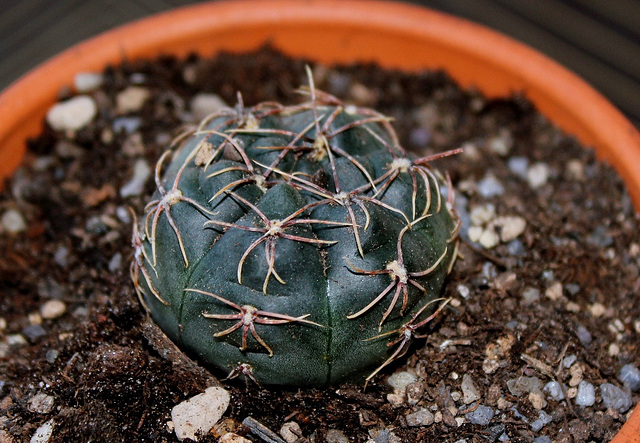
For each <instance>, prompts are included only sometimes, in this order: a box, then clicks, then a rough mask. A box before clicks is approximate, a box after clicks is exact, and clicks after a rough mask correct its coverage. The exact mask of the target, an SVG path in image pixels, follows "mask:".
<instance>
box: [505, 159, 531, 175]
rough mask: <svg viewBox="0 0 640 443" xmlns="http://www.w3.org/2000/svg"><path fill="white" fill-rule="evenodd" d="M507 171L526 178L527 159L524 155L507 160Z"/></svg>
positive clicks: (527, 169)
mask: <svg viewBox="0 0 640 443" xmlns="http://www.w3.org/2000/svg"><path fill="white" fill-rule="evenodd" d="M507 166H508V168H509V171H511V172H512V173H514V174H515V175H517V176H518V177H520V178H527V172H528V171H529V159H528V158H526V157H511V158H510V159H509V161H508V162H507Z"/></svg>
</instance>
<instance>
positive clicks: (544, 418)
mask: <svg viewBox="0 0 640 443" xmlns="http://www.w3.org/2000/svg"><path fill="white" fill-rule="evenodd" d="M552 421H553V417H552V416H551V415H549V414H547V413H546V412H544V411H539V412H538V418H537V419H536V420H534V421H533V422H531V425H530V426H531V430H532V431H534V432H539V431H540V430H541V429H542V428H544V427H545V426H546V425H548V424H549V423H551V422H552Z"/></svg>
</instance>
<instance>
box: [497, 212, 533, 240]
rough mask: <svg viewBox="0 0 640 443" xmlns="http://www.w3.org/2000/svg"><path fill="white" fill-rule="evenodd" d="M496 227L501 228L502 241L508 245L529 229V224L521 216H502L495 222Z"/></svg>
mask: <svg viewBox="0 0 640 443" xmlns="http://www.w3.org/2000/svg"><path fill="white" fill-rule="evenodd" d="M493 224H494V226H496V227H498V228H500V240H501V241H502V242H504V243H508V242H510V241H511V240H515V239H516V238H517V237H519V236H520V234H522V233H523V232H524V230H525V228H526V227H527V222H526V220H525V219H524V218H522V217H519V216H502V217H498V218H496V219H495V220H494V221H493Z"/></svg>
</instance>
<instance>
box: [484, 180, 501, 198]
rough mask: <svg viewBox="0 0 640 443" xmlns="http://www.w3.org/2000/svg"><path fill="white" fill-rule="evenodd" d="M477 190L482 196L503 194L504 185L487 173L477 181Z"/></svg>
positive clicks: (488, 196)
mask: <svg viewBox="0 0 640 443" xmlns="http://www.w3.org/2000/svg"><path fill="white" fill-rule="evenodd" d="M478 192H479V193H480V195H481V196H483V197H484V198H490V197H495V196H498V195H502V194H504V186H503V185H502V183H500V181H499V180H498V179H497V178H495V177H494V176H493V175H487V176H486V177H485V178H483V179H482V180H480V181H479V182H478Z"/></svg>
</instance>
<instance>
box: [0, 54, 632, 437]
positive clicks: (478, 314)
mask: <svg viewBox="0 0 640 443" xmlns="http://www.w3.org/2000/svg"><path fill="white" fill-rule="evenodd" d="M304 66H305V62H304V61H301V60H290V59H287V58H285V57H282V56H280V55H278V54H275V53H274V52H273V51H271V50H268V49H266V50H263V51H261V52H259V53H257V54H251V55H243V56H236V55H221V56H219V57H217V58H216V59H215V60H201V59H198V58H196V57H191V58H189V59H187V60H176V59H173V58H162V59H160V60H154V61H141V62H135V63H128V64H126V65H125V66H121V67H112V68H109V69H107V70H106V72H105V73H104V81H103V85H102V87H101V88H100V89H96V90H93V91H92V92H90V93H89V95H91V96H92V97H93V98H94V99H95V101H96V102H97V103H98V108H99V111H98V115H97V117H96V118H95V119H94V120H93V121H92V122H91V123H90V124H88V125H87V126H86V127H84V128H82V129H80V130H78V131H76V132H67V133H60V132H56V131H53V130H52V129H51V128H49V127H48V126H47V125H46V124H43V131H42V135H41V136H39V137H38V138H37V139H34V140H32V141H31V142H30V143H29V150H28V153H27V156H26V159H25V162H24V165H23V166H22V167H21V168H20V169H19V171H17V173H16V174H15V175H14V177H13V178H12V181H11V182H9V183H7V186H6V187H5V190H4V192H3V193H2V194H0V217H1V216H2V215H3V214H6V213H8V212H11V213H12V214H15V213H17V214H19V215H21V216H22V218H23V219H24V221H25V222H26V224H25V229H24V230H20V229H18V231H19V232H16V233H10V232H8V228H7V226H5V227H4V228H2V227H0V294H1V299H0V441H1V442H5V441H6V442H11V441H28V440H29V439H30V438H31V436H32V435H33V434H34V433H35V432H36V429H38V427H40V426H41V425H42V424H43V423H45V422H47V421H49V420H53V424H54V431H53V434H52V437H51V438H50V439H49V441H51V442H53V441H55V442H70V441H78V442H79V441H109V442H115V441H132V442H134V441H135V442H143V441H154V442H156V441H158V442H160V441H166V442H169V441H177V438H176V436H175V434H174V433H173V432H172V430H171V428H170V426H168V422H169V421H170V420H171V409H172V408H173V407H174V406H175V405H176V404H178V403H180V402H181V401H183V400H185V399H187V398H189V397H192V396H194V395H196V394H198V393H200V392H202V391H204V389H205V388H206V387H207V386H211V385H212V384H215V383H216V380H215V379H214V377H213V375H211V374H210V373H209V372H207V371H206V370H204V369H202V368H200V367H199V366H197V364H195V363H193V362H191V361H190V360H188V359H187V358H186V357H184V356H182V355H181V354H180V353H179V352H176V351H175V350H174V349H173V348H172V346H171V344H170V343H167V342H166V340H165V339H164V338H163V335H162V334H161V333H160V332H159V331H158V330H157V328H155V327H154V326H153V325H152V324H151V323H149V320H148V318H147V316H146V315H145V313H144V311H143V309H141V307H140V305H139V303H138V300H137V298H136V295H135V292H134V289H133V285H132V283H131V280H130V278H129V261H130V259H131V256H132V248H131V245H130V236H131V221H130V218H129V215H128V213H127V211H126V208H127V207H129V206H131V207H133V208H134V209H135V211H136V212H137V213H142V208H143V206H144V204H145V202H146V201H147V200H148V198H149V196H150V195H151V193H152V192H153V180H152V179H151V178H149V179H148V180H147V183H146V188H145V189H144V192H143V193H142V194H140V195H134V196H130V197H127V198H123V197H121V195H120V189H121V188H122V187H123V186H124V185H125V184H126V183H127V182H129V180H130V179H131V177H132V176H133V167H134V164H135V163H136V161H137V160H139V159H143V160H145V161H146V162H147V164H148V165H149V166H150V167H152V168H153V165H154V164H155V161H156V160H157V158H158V157H159V155H160V153H161V152H162V151H163V150H164V149H166V147H167V146H168V143H169V141H170V140H171V139H172V138H173V137H174V136H175V135H176V134H178V133H179V132H180V131H181V130H182V129H184V127H185V125H189V124H194V123H195V120H194V118H193V116H192V115H191V114H190V108H189V103H190V101H191V98H192V97H193V96H194V95H196V94H198V93H201V92H211V93H216V94H218V95H219V96H220V97H221V98H222V99H223V100H224V101H225V102H226V103H228V104H230V105H233V104H235V103H236V93H237V91H241V93H242V97H243V99H244V102H245V104H248V105H251V104H255V103H257V102H259V101H264V100H278V101H282V102H285V103H293V102H296V101H300V100H301V98H300V97H299V96H298V95H297V94H296V93H295V88H297V87H298V86H299V85H301V84H305V83H306V79H305V73H304ZM313 69H314V73H315V77H316V86H317V87H318V88H319V89H322V90H325V91H327V92H329V93H331V94H334V95H335V96H337V97H340V98H341V99H343V100H345V101H346V102H355V103H358V104H364V105H367V106H370V107H373V108H375V109H377V110H379V111H381V112H383V113H385V114H387V115H389V116H392V117H393V118H394V120H395V121H394V126H395V128H396V130H397V131H398V133H399V134H400V136H401V139H402V143H403V145H404V146H405V147H407V148H409V149H411V150H414V151H416V152H419V153H421V154H422V155H425V154H432V153H436V152H441V151H445V150H448V149H454V148H458V147H461V146H462V147H464V148H465V151H464V153H463V154H460V155H458V156H455V157H450V158H445V159H442V160H438V162H439V163H438V167H439V168H441V169H443V170H447V171H448V172H449V173H450V175H451V179H452V182H453V185H454V187H455V188H456V190H457V193H458V197H459V198H458V205H459V208H460V209H461V210H462V212H463V213H464V212H467V213H472V214H473V219H474V220H475V221H476V224H479V223H480V222H479V221H478V220H479V218H478V217H480V216H481V215H482V214H489V215H488V216H487V218H488V219H494V220H495V218H496V217H498V216H514V217H520V218H522V219H524V221H526V226H525V228H524V231H523V232H522V233H521V234H520V235H519V236H518V237H517V239H515V240H508V241H505V242H498V244H497V245H495V246H493V245H492V244H489V243H487V242H488V241H489V240H491V239H489V240H487V238H486V237H485V238H484V239H483V240H482V242H483V243H484V245H485V246H483V245H482V244H479V243H470V242H469V241H468V240H467V241H463V242H462V247H461V256H462V258H461V259H460V260H459V261H458V262H457V264H456V266H455V268H454V271H453V273H452V275H451V276H450V278H449V281H448V286H447V287H446V290H445V294H444V296H446V297H452V301H451V303H450V304H449V305H448V307H447V309H445V310H444V311H443V313H442V315H440V316H439V317H438V318H437V319H436V321H434V322H433V323H431V324H430V326H429V327H430V335H429V336H428V338H426V339H425V340H423V341H422V342H416V343H415V345H414V347H413V348H412V352H411V353H410V357H409V358H405V359H404V360H401V361H399V362H397V364H395V365H392V366H390V367H387V368H385V370H383V371H382V373H381V374H380V375H379V376H377V377H376V378H375V379H374V381H373V382H372V383H370V384H369V386H368V387H367V389H366V390H364V391H363V389H362V387H361V386H354V385H345V386H339V387H334V388H331V389H324V390H319V389H313V390H295V391H291V392H287V391H282V390H269V389H266V388H260V387H257V386H255V385H254V384H248V385H246V386H245V384H244V382H242V381H239V382H238V381H237V380H235V381H234V382H233V383H225V387H226V388H227V389H228V390H229V391H230V392H231V395H232V400H231V405H230V407H229V409H228V410H227V412H226V414H225V417H228V418H231V419H234V420H235V421H237V422H242V421H243V420H245V418H246V417H253V418H254V419H255V420H257V421H258V422H260V423H262V424H263V425H264V426H266V427H267V428H269V429H271V430H272V431H274V432H276V433H277V432H278V431H279V430H280V428H281V427H282V425H283V424H284V423H285V422H289V421H295V422H297V424H298V425H299V426H300V428H301V430H302V434H303V437H304V438H303V439H302V440H300V441H318V442H322V441H327V440H328V441H343V440H340V438H343V437H345V436H346V438H347V439H348V441H357V442H363V441H367V440H368V439H371V441H375V442H386V441H389V442H394V441H399V442H414V441H465V442H472V441H473V442H475V441H478V442H483V441H514V442H520V441H521V442H532V441H534V439H536V438H537V440H536V441H537V442H540V443H541V442H544V441H549V440H545V439H544V438H541V436H548V437H549V438H550V439H551V440H553V441H554V442H555V441H558V442H583V441H609V440H610V439H611V437H612V436H613V435H614V434H615V433H616V432H617V430H618V429H619V428H620V427H621V426H622V424H623V423H624V421H625V419H626V417H627V416H628V414H629V413H630V412H629V407H628V406H626V407H624V406H623V407H620V408H617V409H614V408H607V406H606V405H605V404H604V402H603V401H602V393H601V389H600V386H601V384H602V383H612V384H613V385H615V386H617V387H620V388H622V390H623V391H622V392H623V393H624V394H625V395H626V397H625V398H626V399H627V400H628V399H629V398H632V401H633V404H635V403H636V402H637V401H638V393H637V392H636V393H633V394H632V395H631V397H630V396H629V389H628V388H626V390H625V386H624V385H623V383H622V382H621V380H620V379H619V378H618V372H619V370H620V369H621V368H622V367H623V366H624V365H625V364H632V365H633V366H634V367H636V368H637V367H638V366H639V365H640V350H639V349H638V343H640V320H639V319H640V277H639V274H640V236H639V235H638V233H639V232H640V231H639V229H638V218H637V216H636V215H635V214H634V210H633V207H632V204H631V201H630V198H629V197H628V195H627V194H626V193H625V190H624V185H623V183H622V181H621V179H620V178H619V177H618V176H617V175H616V174H615V172H614V171H613V170H612V169H611V168H610V167H609V166H607V165H605V164H603V163H600V162H598V161H597V159H596V158H595V155H594V153H593V152H592V151H591V150H589V149H584V148H583V147H581V146H580V145H579V143H578V142H577V141H576V140H574V139H573V138H571V137H568V136H566V135H563V134H562V133H561V132H560V131H559V130H558V129H556V128H554V127H553V126H552V125H551V124H550V123H549V122H547V121H546V120H545V119H544V118H543V117H542V116H541V115H539V114H538V113H537V112H536V110H535V109H534V108H533V107H532V105H531V104H529V103H528V102H527V101H526V100H525V99H523V98H522V97H518V96H516V97H512V98H508V99H498V100H488V99H485V98H483V97H482V96H480V95H479V94H478V93H476V92H474V91H461V90H460V89H459V88H458V87H457V86H456V85H455V84H454V83H453V82H452V81H451V80H450V79H449V78H448V77H447V76H446V75H444V74H442V73H433V72H425V73H417V74H407V73H399V72H394V71H385V70H382V69H380V68H378V67H376V66H369V65H366V66H362V65H359V66H347V67H336V68H327V67H323V66H313ZM134 83H135V84H136V85H137V86H140V87H142V88H145V89H147V90H148V91H149V92H151V94H150V96H149V98H148V99H147V100H146V102H145V103H144V105H143V106H142V107H141V109H139V110H136V111H129V112H127V113H126V116H125V117H136V118H137V117H139V118H140V120H139V121H136V120H135V119H133V120H131V119H129V120H122V117H123V116H121V115H117V112H116V110H115V109H114V106H115V103H116V96H117V95H118V93H120V92H121V91H123V90H124V89H125V88H127V87H128V86H130V85H132V84H134ZM71 95H73V92H72V91H71V90H68V91H62V92H61V98H67V97H70V96H71ZM123 122H124V123H130V124H132V127H130V128H129V131H127V130H119V131H116V130H114V124H116V125H120V124H122V123H123ZM138 123H139V124H138ZM519 165H520V166H522V165H524V169H522V168H520V169H519V168H518V166H519ZM520 171H524V172H520ZM536 171H538V174H537V175H536ZM523 173H524V174H526V173H529V178H527V177H525V176H523V175H522V174H523ZM536 177H539V178H540V177H541V178H540V180H541V181H540V182H539V183H536V182H535V180H536ZM488 204H491V205H493V208H494V211H493V212H492V211H491V210H485V211H484V212H483V211H480V212H478V210H477V208H478V207H483V208H485V209H487V208H488V206H487V205H488ZM474 208H475V212H474ZM494 213H495V214H494ZM479 214H480V215H479ZM480 218H482V217H480ZM3 220H5V222H7V217H5V218H4V219H3ZM518 220H520V219H518ZM7 223H8V222H7ZM487 223H488V224H491V221H490V220H489V221H486V222H485V225H486V224H487ZM494 224H495V223H494ZM485 227H486V226H485ZM505 229H506V228H505V227H503V228H502V230H505ZM475 230H476V232H479V231H481V230H482V229H481V228H476V229H475ZM468 232H469V231H468V226H466V227H465V228H464V229H463V234H464V236H465V237H466V238H467V239H468V237H467V233H468ZM496 233H497V235H500V229H496ZM489 234H490V233H489ZM489 236H490V235H489ZM493 239H494V240H495V239H496V238H495V235H494V237H493ZM489 246H491V247H489ZM51 300H60V301H63V302H64V309H63V311H62V312H60V313H57V314H55V315H54V314H51V313H50V312H49V311H47V310H46V309H45V303H46V302H48V301H51ZM49 307H50V305H49ZM43 317H44V318H43ZM47 317H52V318H47ZM355 345H357V344H355ZM394 372H396V373H398V372H409V373H411V374H412V375H413V377H411V380H410V381H412V383H411V384H410V385H409V386H408V388H407V391H406V392H407V393H408V397H407V395H406V394H405V393H404V391H400V392H396V393H394V390H393V388H392V387H391V386H390V385H389V384H388V383H387V378H388V377H389V376H390V375H391V374H393V373H394ZM216 375H217V376H219V375H220V374H216ZM522 376H526V377H532V378H529V379H520V380H519V381H520V382H523V381H526V380H529V382H530V383H533V384H534V385H536V383H537V384H538V386H539V387H541V386H545V385H546V384H547V383H548V382H550V381H557V382H561V383H563V384H564V387H565V389H564V394H565V396H568V400H553V398H550V397H549V395H548V393H547V392H546V391H540V389H539V387H538V388H537V389H535V388H530V387H529V388H526V387H525V388H522V389H520V390H519V389H518V386H515V385H514V383H515V381H514V380H515V379H518V377H522ZM469 379H471V380H472V382H473V383H472V384H473V387H472V388H473V389H472V390H471V391H469V385H468V380H469ZM534 379H535V380H537V382H536V381H535V380H534ZM463 380H467V384H466V385H465V386H462V382H463ZM510 380H511V382H510V383H508V381H510ZM532 380H533V381H532ZM581 381H582V382H584V383H588V384H591V385H592V386H593V387H595V398H594V401H595V403H594V404H593V405H591V406H581V405H580V404H579V402H578V397H580V398H582V397H581V396H578V397H577V396H576V388H577V387H578V385H579V384H580V382H581ZM584 383H583V386H584ZM474 394H477V395H476V397H477V398H473V397H474ZM470 400H471V401H470ZM51 402H52V404H51ZM418 411H422V412H421V413H422V414H423V415H422V417H425V416H426V417H427V418H426V419H424V422H423V423H422V424H420V423H416V417H417V416H416V414H415V413H416V412H418ZM476 411H477V412H478V413H479V412H482V413H484V414H485V417H486V414H489V412H488V411H491V413H492V414H493V416H492V417H489V418H490V420H487V421H486V422H483V420H482V418H483V417H482V416H481V417H478V415H477V414H476V415H474V414H473V412H476ZM541 411H542V412H541ZM411 414H413V415H411ZM429 415H430V418H429ZM489 415H490V414H489ZM537 420H538V421H537ZM228 423H230V422H229V421H227V424H228ZM236 424H237V423H236ZM240 428H241V429H240V430H239V431H238V432H240V433H242V432H243V429H242V427H240ZM244 431H245V432H246V431H247V429H244ZM218 432H221V431H218ZM245 437H246V438H248V439H249V440H251V441H261V440H260V437H258V436H257V435H256V434H255V433H254V432H248V433H246V435H245ZM305 439H306V440H305ZM43 441H44V440H43ZM201 441H217V437H215V436H213V435H210V436H207V437H203V438H201ZM269 441H271V440H269ZM344 441H346V440H344Z"/></svg>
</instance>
